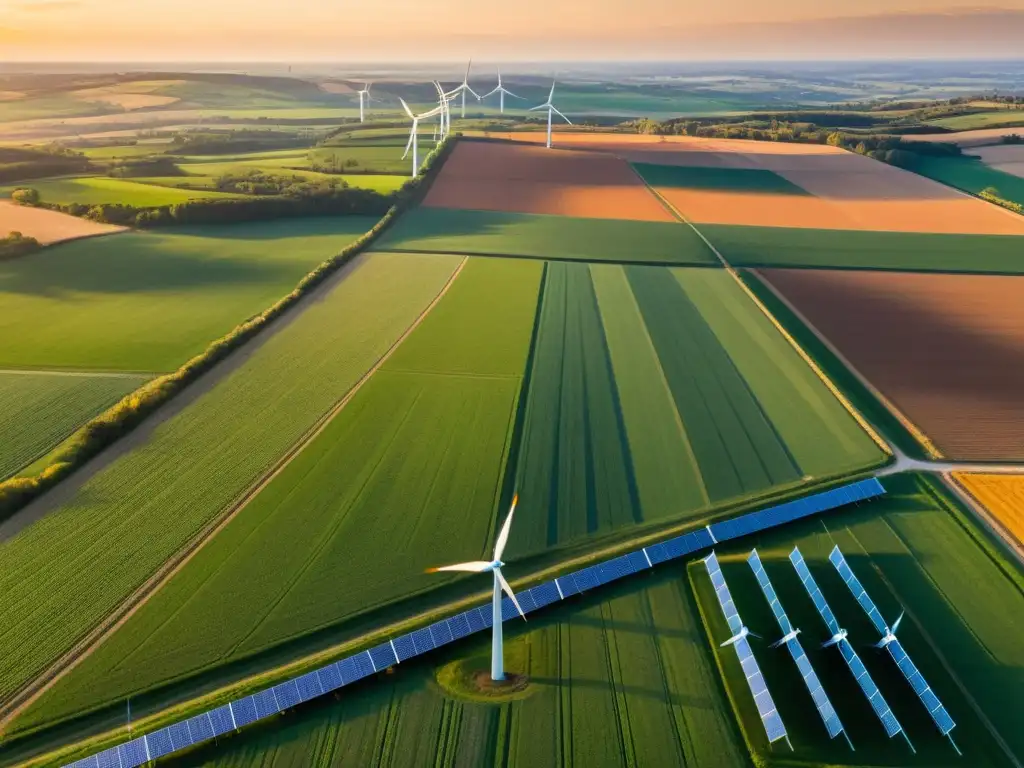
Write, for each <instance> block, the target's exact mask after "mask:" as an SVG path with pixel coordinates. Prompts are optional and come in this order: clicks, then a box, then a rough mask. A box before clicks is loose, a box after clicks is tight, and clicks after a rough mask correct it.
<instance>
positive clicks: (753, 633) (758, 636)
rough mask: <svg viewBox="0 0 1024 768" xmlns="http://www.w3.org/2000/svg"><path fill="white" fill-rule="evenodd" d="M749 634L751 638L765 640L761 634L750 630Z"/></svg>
mask: <svg viewBox="0 0 1024 768" xmlns="http://www.w3.org/2000/svg"><path fill="white" fill-rule="evenodd" d="M747 634H748V635H750V636H751V637H756V638H757V639H758V640H764V638H763V637H761V636H760V635H759V634H757V633H756V632H751V631H750V630H749V629H748V630H747Z"/></svg>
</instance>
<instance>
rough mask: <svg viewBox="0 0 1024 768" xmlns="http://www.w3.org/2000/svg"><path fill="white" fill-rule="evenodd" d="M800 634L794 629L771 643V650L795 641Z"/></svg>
mask: <svg viewBox="0 0 1024 768" xmlns="http://www.w3.org/2000/svg"><path fill="white" fill-rule="evenodd" d="M799 634H800V630H799V629H794V630H793V631H792V632H790V633H789V634H786V635H783V636H782V637H781V638H779V639H778V640H776V641H775V642H774V643H772V648H778V647H779V646H780V645H785V644H786V643H788V642H789V641H790V640H796V636H797V635H799Z"/></svg>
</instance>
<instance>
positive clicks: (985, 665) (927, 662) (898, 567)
mask: <svg viewBox="0 0 1024 768" xmlns="http://www.w3.org/2000/svg"><path fill="white" fill-rule="evenodd" d="M885 484H886V486H887V488H888V490H889V492H890V494H891V496H890V497H889V498H887V499H884V500H882V501H879V502H875V503H872V504H870V505H866V506H864V507H863V508H861V509H855V510H845V511H842V512H838V513H833V514H830V515H827V516H825V517H823V518H820V519H815V520H809V521H806V522H803V523H799V524H796V525H794V526H787V527H785V528H782V529H778V530H776V531H771V532H768V533H765V534H762V535H760V536H759V537H756V539H751V540H750V541H744V542H743V543H742V544H737V545H730V546H729V547H728V548H726V549H724V550H722V549H721V548H720V551H719V557H720V559H721V560H722V570H723V573H724V574H725V577H726V579H727V581H728V582H729V586H730V591H731V592H732V595H733V598H734V599H735V600H736V603H737V608H738V609H739V611H740V615H741V616H742V617H743V620H744V623H745V624H746V625H747V626H749V627H750V628H751V630H752V631H754V632H757V633H759V634H763V635H764V637H765V640H766V642H767V641H771V640H774V639H775V638H777V637H778V636H779V635H780V634H781V633H780V632H779V630H778V626H777V624H776V623H775V619H774V618H773V616H772V613H771V611H770V609H769V607H768V604H767V602H766V601H765V599H764V597H763V595H762V594H761V592H760V590H759V588H758V586H757V582H756V580H755V579H754V577H753V574H752V572H751V571H750V568H749V566H748V565H747V563H746V562H745V559H746V556H747V555H748V553H749V552H750V549H751V548H752V547H754V546H755V545H756V546H757V549H758V552H759V553H760V555H761V558H762V560H763V561H764V562H765V569H766V570H767V572H768V575H769V577H770V578H771V579H772V582H773V585H774V586H775V588H776V590H777V592H778V594H779V597H780V601H781V602H782V604H783V607H784V608H785V610H786V612H787V614H788V615H789V617H790V619H791V620H792V622H793V624H794V625H795V626H797V627H800V628H801V630H802V631H803V634H802V635H801V640H802V644H803V647H804V650H805V651H807V653H808V656H809V657H810V659H811V663H812V664H813V665H814V667H815V670H816V671H817V672H818V675H819V677H820V678H821V680H822V684H823V685H824V687H825V689H826V691H827V692H828V694H829V697H830V699H831V701H832V703H833V705H834V706H835V707H836V710H837V712H838V714H839V716H840V719H841V720H842V721H843V724H844V725H845V726H846V728H847V731H848V733H849V736H850V739H851V740H852V741H853V745H854V747H855V748H856V750H857V751H856V752H855V753H851V752H849V751H848V749H847V747H846V745H845V742H843V740H842V738H839V739H837V740H836V741H835V742H832V741H829V739H828V737H827V734H826V733H825V731H824V729H823V728H822V726H821V721H820V719H819V718H818V716H817V713H816V711H815V710H814V708H813V704H812V702H811V699H810V696H809V695H808V694H807V693H806V689H805V688H804V687H803V683H802V681H801V680H800V676H799V673H798V672H797V670H796V666H795V665H794V664H793V662H792V659H790V657H789V654H788V653H786V652H785V651H783V650H782V649H778V650H773V649H771V648H769V647H768V645H767V644H766V643H762V642H760V641H754V642H753V643H752V645H753V647H754V653H755V655H756V656H757V658H758V661H759V663H760V666H761V669H762V671H763V672H764V674H765V679H766V681H767V683H768V686H769V689H770V690H771V692H772V696H773V698H774V700H775V704H776V706H777V707H778V710H779V713H780V714H781V715H782V718H783V720H784V722H785V724H786V727H787V730H788V731H789V735H790V739H791V740H792V742H793V746H794V748H795V750H796V754H795V755H793V756H792V757H791V756H790V754H789V753H788V750H786V749H785V747H784V746H782V747H781V748H780V746H779V745H778V744H777V745H776V746H775V749H774V750H773V751H770V750H769V749H768V746H767V744H766V743H765V738H764V730H763V728H762V727H761V724H760V721H759V720H758V717H757V712H756V710H755V709H754V706H753V702H752V699H751V697H750V692H749V690H747V688H746V684H745V682H744V681H743V678H742V672H741V670H740V667H739V663H738V662H737V660H736V655H735V653H734V652H732V651H731V649H728V648H719V647H718V643H720V642H722V641H723V640H725V639H726V638H727V637H728V635H729V631H728V628H727V627H726V626H725V622H724V620H723V619H722V615H721V609H720V608H719V606H718V603H717V602H716V601H715V597H714V593H713V592H712V591H711V587H710V581H709V580H708V578H707V572H706V570H705V569H704V566H703V565H702V564H701V563H699V562H694V563H691V564H690V579H691V581H692V582H693V584H694V586H695V588H696V592H697V594H698V596H699V600H700V604H701V608H702V612H703V614H704V616H705V618H706V619H707V622H708V627H709V630H710V638H709V640H710V646H711V647H712V648H713V649H714V651H715V653H716V654H717V655H718V657H719V660H720V663H721V664H722V667H723V669H724V671H725V674H726V680H727V683H728V687H729V689H730V693H731V696H732V698H733V700H734V701H735V702H736V704H737V706H738V711H739V714H740V717H741V720H742V724H743V729H744V731H745V732H746V733H747V734H748V737H750V739H751V741H752V743H753V744H754V748H755V750H756V752H758V754H759V756H760V757H761V759H763V760H764V761H765V763H766V764H769V765H792V764H793V761H794V760H795V761H797V762H798V763H799V764H803V765H831V766H837V765H857V766H861V765H891V766H916V765H920V766H925V765H927V766H947V765H948V766H955V765H964V764H967V765H971V766H1011V765H1013V764H1014V763H1013V762H1012V761H1011V760H1010V758H1009V757H1008V756H1007V755H1006V753H1005V752H1004V750H1003V749H1002V748H1001V747H1000V746H999V744H998V742H997V741H996V739H995V738H993V735H992V732H993V731H994V732H995V733H997V734H998V736H999V737H1000V738H1001V739H1002V740H1004V742H1005V744H1006V747H1007V749H1008V750H1009V751H1010V752H1012V753H1013V754H1014V755H1016V756H1018V757H1019V756H1020V755H1022V754H1024V729H1022V726H1024V713H1022V712H1021V709H1020V707H1019V706H1018V705H1017V703H1016V702H1017V700H1018V697H1019V688H1020V670H1021V669H1022V668H1024V651H1022V649H1021V647H1020V644H1019V643H1017V642H1015V640H1014V638H1015V630H1014V622H1015V621H1017V618H1018V617H1019V616H1020V615H1021V611H1024V579H1022V577H1021V574H1020V571H1019V570H1018V569H1017V568H1016V567H1015V566H1014V565H1013V564H1011V563H1010V562H1009V561H1008V560H1007V559H1006V557H1005V556H1004V555H1003V554H1001V552H1000V551H997V550H996V549H995V548H994V547H993V545H992V544H991V543H989V540H988V539H987V538H986V537H985V535H984V534H983V533H982V532H981V531H980V530H979V529H978V528H977V526H976V525H975V524H974V523H972V522H970V521H969V520H968V519H967V517H966V516H964V514H963V513H962V512H961V511H959V509H958V508H957V507H955V505H954V504H953V503H952V501H951V500H950V499H949V497H948V496H947V495H946V494H945V493H944V492H943V491H942V490H941V486H940V485H939V483H938V482H937V481H935V480H932V479H930V478H924V477H917V476H913V475H899V476H895V477H891V478H887V479H886V480H885ZM835 544H838V545H839V546H840V547H841V548H842V550H843V553H844V554H845V555H846V558H847V560H848V561H849V562H850V566H851V567H852V568H853V570H854V572H855V573H856V574H857V575H858V577H859V578H860V579H861V581H862V582H863V583H864V586H865V588H866V589H867V590H868V592H869V593H870V595H871V596H872V598H873V599H874V601H875V603H876V604H877V605H878V607H879V609H880V610H881V612H882V614H883V616H885V617H886V618H887V619H888V620H889V621H893V620H894V619H895V617H896V616H897V615H899V613H900V611H901V610H904V609H906V611H907V616H906V618H905V619H904V621H903V623H902V624H901V626H900V638H901V640H902V641H903V644H904V647H905V648H906V649H907V651H908V653H910V654H911V656H912V658H913V659H914V662H915V663H916V664H917V666H918V667H919V668H920V670H921V672H922V674H923V675H924V676H925V679H926V680H927V681H928V683H929V684H930V685H931V686H932V688H933V689H934V690H935V692H936V693H937V694H938V696H939V697H940V698H941V699H942V701H943V703H944V704H945V705H946V707H947V709H948V710H949V712H950V714H951V715H952V717H953V719H954V720H955V721H956V722H957V727H956V729H955V730H954V731H953V736H954V738H955V739H956V742H957V745H958V746H959V747H960V748H961V749H962V750H963V752H964V757H958V756H957V754H956V753H955V752H954V750H953V748H952V746H950V744H949V742H948V741H946V740H945V739H944V738H942V737H941V736H940V735H939V734H938V732H937V731H936V729H935V726H934V724H933V723H932V721H931V719H930V718H929V717H928V716H927V714H926V713H925V711H924V708H923V707H922V706H921V704H920V702H919V701H918V699H917V697H916V696H914V694H913V692H912V691H911V690H910V687H909V686H908V685H907V683H906V681H905V680H904V679H903V677H902V675H900V673H899V670H898V669H897V668H896V666H895V664H893V662H892V660H891V659H890V658H889V656H888V654H885V653H879V652H877V651H875V650H874V649H872V648H871V647H870V646H871V644H872V643H874V642H876V641H877V639H878V633H877V631H876V630H875V629H874V628H873V627H872V625H871V624H870V622H869V621H868V620H867V618H866V616H865V615H864V613H863V612H862V610H861V608H860V607H859V606H858V605H857V603H856V602H855V601H854V599H853V597H852V596H851V595H850V593H849V590H848V589H847V588H846V586H845V585H844V584H843V582H842V580H841V579H840V578H839V576H838V574H836V572H835V570H834V569H833V568H832V566H831V564H830V563H829V562H828V559H827V558H828V553H829V551H830V550H831V549H832V547H833V545H835ZM794 545H798V546H799V547H800V550H801V552H803V554H804V557H805V558H806V559H807V560H808V564H809V565H810V567H811V570H812V572H813V573H814V575H815V579H816V580H817V581H818V584H819V586H820V587H821V589H822V591H823V593H824V594H825V597H826V599H827V600H828V602H829V605H830V606H831V607H832V609H833V611H834V612H835V614H836V616H837V618H838V620H839V623H840V624H841V625H842V626H843V627H844V628H846V629H847V630H848V631H849V633H850V640H851V642H852V643H853V645H854V646H855V647H856V649H857V651H858V653H859V655H860V657H861V659H862V660H863V661H864V663H865V664H866V665H867V667H868V670H869V672H870V674H871V676H872V677H873V679H874V681H875V682H876V683H877V684H878V686H879V688H880V689H881V691H882V694H883V696H884V697H885V699H886V701H887V702H888V703H889V705H890V706H891V707H892V709H893V712H894V713H895V714H896V716H897V718H898V719H899V720H900V722H901V723H902V724H903V726H904V727H905V728H906V730H907V733H908V736H909V737H910V739H911V741H912V742H913V744H914V746H915V748H916V749H917V755H912V754H911V753H910V750H909V749H908V747H907V745H906V743H905V742H904V741H903V740H902V739H901V738H900V737H896V738H895V739H893V740H892V741H889V740H887V739H886V737H885V733H884V731H883V730H882V727H881V725H880V724H879V723H878V721H877V719H876V718H875V716H874V713H873V712H872V711H871V708H870V707H869V706H868V704H867V702H866V700H865V699H864V697H863V695H862V694H861V693H860V689H859V688H858V687H857V686H856V684H855V683H854V680H853V678H852V676H851V675H850V673H849V670H848V669H847V668H846V666H845V665H844V664H843V663H842V662H841V660H840V659H839V656H838V653H837V652H836V651H835V649H834V648H827V649H821V648H819V644H820V642H822V641H824V640H825V639H826V638H827V636H828V632H827V630H826V629H825V625H824V623H823V622H822V620H821V618H820V617H819V616H818V614H817V612H816V611H815V609H814V607H813V604H812V603H811V602H810V599H809V598H808V597H807V593H806V592H805V591H804V589H803V587H802V586H801V584H800V581H799V579H798V578H797V577H796V574H795V572H794V571H793V568H792V566H791V565H790V563H789V561H788V559H787V557H788V554H789V552H790V551H791V550H792V548H793V546H794ZM975 708H977V713H976V711H975ZM978 713H980V716H979V714H978ZM983 718H984V719H983ZM990 729H991V730H990Z"/></svg>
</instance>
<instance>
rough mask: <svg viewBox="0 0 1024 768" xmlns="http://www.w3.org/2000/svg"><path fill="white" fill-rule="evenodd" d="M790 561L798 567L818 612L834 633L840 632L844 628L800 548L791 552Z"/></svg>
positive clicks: (801, 580) (797, 573)
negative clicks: (826, 599)
mask: <svg viewBox="0 0 1024 768" xmlns="http://www.w3.org/2000/svg"><path fill="white" fill-rule="evenodd" d="M789 561H790V562H791V563H792V564H793V568H795V569H796V575H797V576H799V577H800V582H801V583H802V584H803V585H804V589H805V590H807V594H808V595H809V596H810V598H811V602H813V603H814V607H815V608H817V609H818V613H819V614H820V615H821V618H822V620H823V621H824V622H825V626H826V627H827V628H828V631H829V632H830V633H831V634H832V635H836V634H838V633H839V632H840V631H841V629H842V628H841V627H840V626H839V622H838V621H837V620H836V617H835V614H833V613H832V609H831V608H830V607H829V605H828V603H827V602H826V601H825V596H824V595H823V594H822V593H821V590H820V589H819V588H818V582H816V581H815V580H814V576H812V575H811V571H810V569H809V568H808V567H807V563H806V561H805V560H804V556H803V555H802V554H800V550H799V549H798V548H796V547H794V548H793V551H792V552H790V553H789Z"/></svg>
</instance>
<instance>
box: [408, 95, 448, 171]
mask: <svg viewBox="0 0 1024 768" xmlns="http://www.w3.org/2000/svg"><path fill="white" fill-rule="evenodd" d="M399 101H400V102H402V108H403V109H404V110H405V114H407V115H408V116H409V119H411V120H412V133H411V134H409V143H408V144H406V145H405V154H404V155H402V159H403V160H405V158H407V157H408V156H409V150H410V149H412V175H413V178H415V177H416V174H417V173H419V170H420V155H419V149H420V141H419V129H420V120H424V119H426V118H428V117H433V116H434V115H437V114H439V113H440V112H441V110H442V109H443V107H434V108H433V109H431V110H430V111H428V112H424V113H423V114H422V115H414V114H413V113H412V110H411V109H409V105H408V104H406V103H405V100H404V99H401V98H399Z"/></svg>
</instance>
